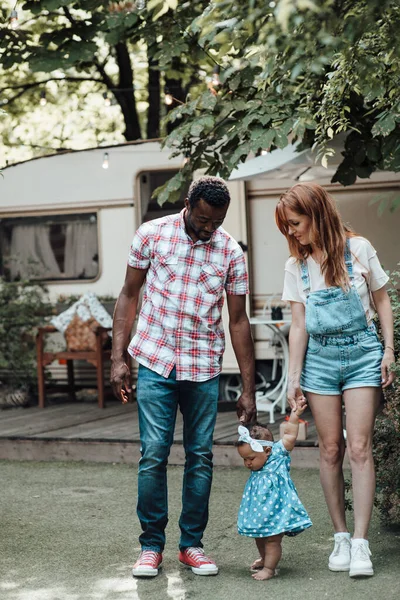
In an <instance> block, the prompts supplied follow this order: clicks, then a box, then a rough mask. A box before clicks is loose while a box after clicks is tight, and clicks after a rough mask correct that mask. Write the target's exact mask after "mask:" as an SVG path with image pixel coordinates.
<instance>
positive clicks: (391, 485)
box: [373, 263, 400, 524]
mask: <svg viewBox="0 0 400 600" xmlns="http://www.w3.org/2000/svg"><path fill="white" fill-rule="evenodd" d="M399 267H400V263H399ZM399 284H400V272H399V271H397V272H395V273H393V274H392V277H391V289H390V291H389V294H390V299H391V303H392V308H393V316H394V345H395V350H396V362H395V363H394V365H393V370H394V372H395V373H396V379H395V382H394V384H393V386H392V387H391V388H390V389H388V390H385V406H384V409H383V411H382V413H381V414H380V415H379V416H378V419H377V422H376V427H375V433H374V444H373V449H374V458H375V466H376V484H377V490H378V496H377V501H376V503H377V506H378V507H379V510H380V513H381V517H382V520H383V521H384V522H386V523H390V524H400V355H399V352H400V292H399V287H400V286H399Z"/></svg>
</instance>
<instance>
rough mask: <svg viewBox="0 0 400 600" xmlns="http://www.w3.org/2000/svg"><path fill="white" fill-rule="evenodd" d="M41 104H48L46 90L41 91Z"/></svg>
mask: <svg viewBox="0 0 400 600" xmlns="http://www.w3.org/2000/svg"><path fill="white" fill-rule="evenodd" d="M39 104H40V106H46V104H47V98H46V92H45V91H44V90H42V91H41V92H40V100H39Z"/></svg>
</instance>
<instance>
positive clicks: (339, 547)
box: [333, 538, 350, 556]
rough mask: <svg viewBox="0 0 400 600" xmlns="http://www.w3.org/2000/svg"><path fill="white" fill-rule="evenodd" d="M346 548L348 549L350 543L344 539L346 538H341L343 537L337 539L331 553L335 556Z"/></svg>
mask: <svg viewBox="0 0 400 600" xmlns="http://www.w3.org/2000/svg"><path fill="white" fill-rule="evenodd" d="M347 549H349V550H350V543H349V542H348V540H346V538H343V539H341V540H339V541H338V542H336V544H335V548H334V550H333V553H334V555H335V556H337V555H338V554H340V553H341V552H342V551H343V552H345V551H346V550H347Z"/></svg>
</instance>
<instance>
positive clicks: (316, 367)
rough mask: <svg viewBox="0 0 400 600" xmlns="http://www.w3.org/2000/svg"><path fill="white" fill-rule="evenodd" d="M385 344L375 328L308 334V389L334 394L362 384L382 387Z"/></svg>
mask: <svg viewBox="0 0 400 600" xmlns="http://www.w3.org/2000/svg"><path fill="white" fill-rule="evenodd" d="M382 357H383V348H382V344H381V343H380V341H379V339H378V336H377V335H376V332H375V331H374V330H373V329H368V330H366V331H361V332H360V333H356V334H354V335H348V336H346V335H340V336H323V335H312V336H310V338H309V341H308V346H307V352H306V356H305V359H304V365H303V372H302V374H301V387H302V389H303V391H305V392H314V393H315V394H321V395H322V394H324V395H327V396H333V395H337V394H342V392H343V391H344V390H350V389H353V388H359V387H381V385H382V381H381V380H382V376H381V362H382Z"/></svg>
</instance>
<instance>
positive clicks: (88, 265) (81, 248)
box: [64, 222, 99, 279]
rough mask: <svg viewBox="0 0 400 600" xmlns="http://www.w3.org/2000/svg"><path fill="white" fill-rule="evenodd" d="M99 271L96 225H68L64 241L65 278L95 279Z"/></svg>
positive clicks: (77, 223)
mask: <svg viewBox="0 0 400 600" xmlns="http://www.w3.org/2000/svg"><path fill="white" fill-rule="evenodd" d="M98 270H99V261H98V246H97V226H96V223H79V222H73V223H68V225H67V231H66V239H65V262H64V271H65V277H70V278H73V279H76V278H78V277H84V278H85V279H90V278H92V277H96V275H97V273H98Z"/></svg>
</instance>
